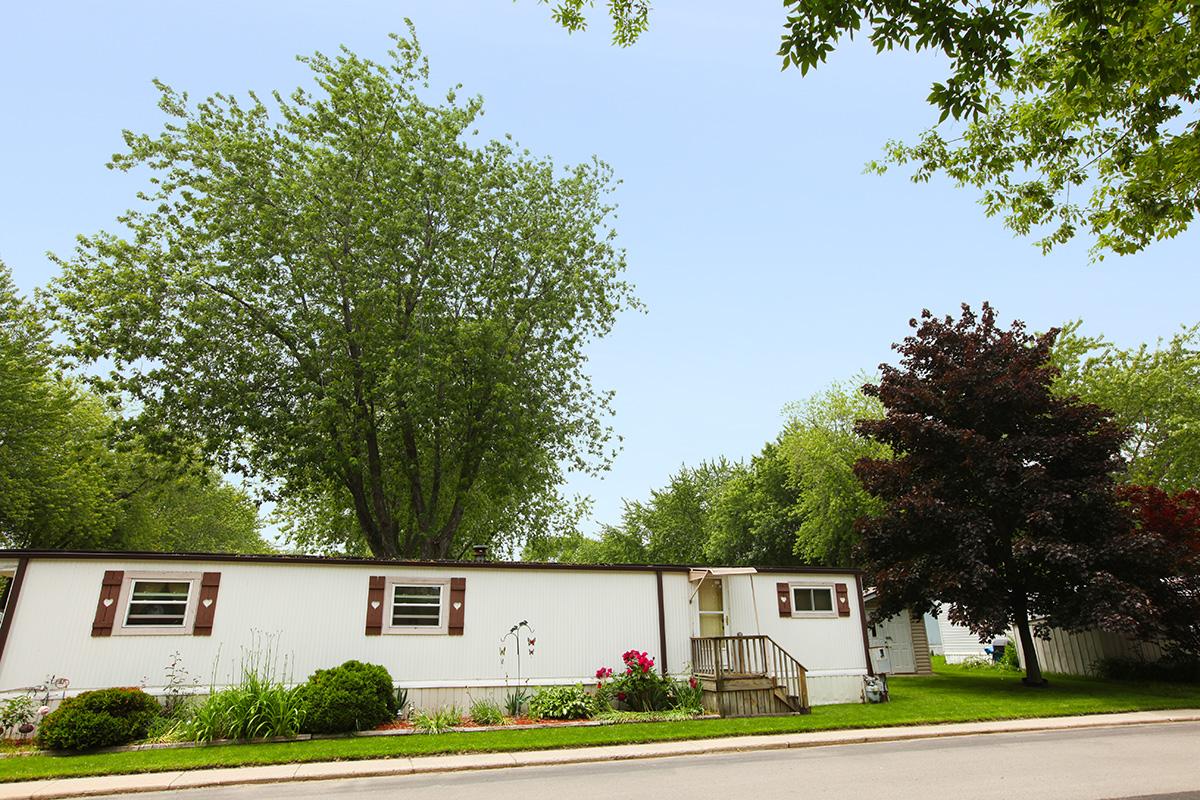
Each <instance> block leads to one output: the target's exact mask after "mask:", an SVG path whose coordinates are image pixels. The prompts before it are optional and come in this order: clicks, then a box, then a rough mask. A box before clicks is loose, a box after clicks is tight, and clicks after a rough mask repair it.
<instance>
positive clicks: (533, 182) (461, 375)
mask: <svg viewBox="0 0 1200 800" xmlns="http://www.w3.org/2000/svg"><path fill="white" fill-rule="evenodd" d="M393 40H394V44H395V48H394V49H393V50H392V51H390V55H391V60H390V62H388V63H387V64H378V63H375V62H373V61H370V60H368V59H364V58H361V57H359V56H357V55H355V54H354V53H351V52H350V51H348V50H345V49H343V51H342V52H341V53H340V54H339V55H337V56H336V57H328V56H325V55H322V54H319V53H318V54H315V55H312V56H309V57H305V58H302V59H301V61H303V62H304V63H305V64H307V65H308V66H309V67H310V68H311V70H312V77H313V82H314V83H315V87H314V88H312V89H306V88H300V89H297V90H295V91H294V92H293V93H292V94H290V95H288V96H284V95H283V94H281V93H278V92H276V93H274V95H273V99H272V102H271V103H268V102H266V101H264V100H262V99H261V98H259V97H258V96H256V95H254V94H253V93H251V94H250V95H249V97H248V99H246V100H239V99H237V98H235V97H233V96H229V95H225V94H218V95H215V96H213V97H210V98H208V99H206V100H202V101H200V102H198V103H193V102H192V101H191V100H190V99H189V97H188V95H187V94H185V93H180V92H176V91H175V90H173V89H171V88H170V87H168V86H166V85H163V84H158V88H159V90H160V92H161V99H160V103H159V105H160V107H161V109H162V110H163V112H164V113H165V114H166V117H167V120H166V122H165V124H164V126H163V128H162V130H161V131H160V132H158V133H156V134H140V133H132V132H127V133H126V135H125V140H126V144H127V146H128V150H127V152H125V153H122V154H118V155H116V156H114V158H113V162H112V164H113V166H114V167H116V168H117V169H121V170H146V171H147V172H148V173H149V174H150V175H151V176H152V177H151V179H150V183H149V185H148V186H147V188H146V190H145V191H144V193H143V195H142V199H143V200H144V202H142V203H141V204H140V205H139V206H138V207H137V208H135V209H132V210H130V211H129V212H127V213H126V214H125V215H123V216H122V217H121V218H120V221H121V222H122V223H123V225H124V227H125V231H124V234H123V235H116V234H111V233H99V234H96V235H93V236H87V237H81V239H80V243H79V246H78V248H77V250H76V252H75V254H74V256H73V257H71V258H68V259H63V260H62V261H61V265H62V268H63V274H62V276H61V278H59V279H58V280H57V281H56V283H55V286H54V292H55V301H56V304H57V306H56V308H57V314H58V318H59V321H60V322H61V324H62V326H63V328H64V330H65V331H66V333H67V334H68V335H69V337H70V339H71V341H72V342H73V344H74V354H75V356H76V357H77V358H78V359H80V360H81V361H82V362H83V363H85V364H92V363H97V362H100V361H101V360H105V359H109V360H111V362H112V364H113V370H112V375H111V378H112V382H111V387H112V388H113V389H115V390H119V391H121V392H123V393H125V394H127V395H128V396H129V397H131V398H133V399H134V401H135V402H137V403H138V404H139V405H140V407H141V408H142V409H143V412H142V413H143V416H144V417H145V418H146V419H147V420H150V421H153V422H154V423H155V424H158V425H160V426H161V427H162V428H164V429H169V430H171V431H173V432H176V433H177V434H178V435H180V436H183V437H186V438H188V439H191V440H194V441H198V442H201V443H202V444H203V447H204V450H205V451H206V453H207V454H208V455H209V456H210V457H211V458H213V459H214V461H215V462H216V463H217V464H219V465H220V466H221V467H222V468H223V469H224V470H226V471H230V472H236V473H240V474H245V475H250V476H253V477H254V478H256V479H257V480H258V482H259V483H260V484H261V485H263V486H265V487H266V489H265V490H264V493H265V495H266V496H267V497H269V498H271V499H282V500H283V501H284V502H283V503H282V505H281V508H282V510H283V512H284V513H287V512H291V513H292V514H294V515H295V518H294V519H293V520H292V521H293V523H294V524H293V525H292V526H291V528H290V530H291V531H292V533H293V534H294V535H295V536H296V537H297V539H298V540H299V541H300V542H301V543H302V544H304V545H305V546H307V547H310V548H314V549H335V550H336V549H342V550H354V549H355V548H359V549H361V548H363V547H364V545H365V549H367V550H369V551H370V552H372V553H374V554H375V555H377V556H381V557H394V556H409V557H427V558H428V557H443V558H444V557H452V556H458V555H461V554H462V552H464V550H465V549H466V547H467V546H469V545H470V544H472V543H482V542H486V543H496V542H498V541H502V540H505V537H514V536H518V535H520V533H521V532H522V531H536V530H540V529H542V528H544V526H545V525H546V521H547V516H548V515H550V514H552V513H553V512H555V511H556V510H558V509H560V508H561V505H562V504H561V503H560V502H558V500H557V497H556V495H555V492H556V488H557V486H558V485H559V484H560V482H561V478H562V474H563V471H564V469H580V470H599V469H603V468H604V467H606V466H607V464H608V461H609V459H610V458H611V447H612V443H611V441H610V430H609V428H608V427H607V426H606V425H605V423H604V417H605V415H606V414H607V413H608V400H609V395H608V394H607V393H604V392H600V391H597V390H595V389H594V388H593V387H592V384H591V381H590V379H589V377H588V375H587V374H586V373H585V371H584V363H585V357H584V348H585V346H586V345H587V344H588V343H589V342H590V341H592V340H593V339H595V338H596V337H599V336H603V335H604V334H606V333H607V332H608V330H609V329H610V327H611V326H612V324H613V321H614V319H615V317H616V315H617V314H618V312H619V311H620V310H621V309H623V308H626V307H628V306H630V305H631V304H633V303H634V302H635V301H634V300H633V298H632V295H631V291H630V288H629V287H628V286H627V284H626V283H624V282H623V281H622V280H621V279H620V277H619V276H620V273H621V272H622V270H623V268H624V256H623V253H622V252H621V251H620V250H619V249H618V248H617V246H616V244H615V232H614V231H613V230H612V229H611V227H610V226H609V222H608V221H609V218H610V216H611V212H612V210H613V209H612V206H610V205H609V204H608V203H607V200H606V198H607V196H608V194H609V191H610V189H611V187H612V183H613V179H612V175H611V172H610V170H609V168H608V167H607V166H606V165H604V164H603V163H601V162H599V161H593V162H591V163H586V164H581V165H578V166H573V167H570V168H568V169H565V170H564V169H556V168H555V166H554V165H553V163H551V162H550V161H549V160H548V159H539V158H535V157H533V156H531V155H530V154H529V153H528V152H527V151H523V150H520V149H518V148H517V147H516V146H515V145H513V144H512V143H511V142H508V141H491V142H486V143H483V144H481V145H479V146H474V145H473V144H472V142H471V141H470V139H471V136H472V130H473V126H474V124H475V121H476V119H477V117H478V116H479V114H480V113H481V108H482V104H481V100H480V99H479V98H470V99H467V100H465V101H462V102H460V101H459V100H458V99H457V98H456V97H455V93H454V92H453V91H451V92H450V93H449V94H448V95H447V97H446V99H445V100H444V102H442V103H440V104H435V103H430V102H426V101H425V100H423V99H422V92H423V91H424V90H425V89H426V88H427V78H428V65H427V63H426V61H425V59H424V57H423V56H422V55H421V52H420V49H419V47H418V45H417V42H416V38H415V35H412V34H411V29H410V35H409V36H407V37H404V36H394V37H393Z"/></svg>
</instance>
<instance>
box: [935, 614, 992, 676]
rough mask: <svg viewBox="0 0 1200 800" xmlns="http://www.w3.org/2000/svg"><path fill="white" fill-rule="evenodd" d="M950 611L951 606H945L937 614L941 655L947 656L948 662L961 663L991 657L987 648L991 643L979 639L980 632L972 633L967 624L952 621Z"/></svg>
mask: <svg viewBox="0 0 1200 800" xmlns="http://www.w3.org/2000/svg"><path fill="white" fill-rule="evenodd" d="M949 611H950V607H949V606H943V607H942V610H941V613H940V614H938V615H937V626H938V633H939V634H941V640H942V652H941V655H943V656H945V657H946V663H947V664H961V663H962V662H964V661H966V660H967V659H968V658H991V657H992V656H991V653H989V652H988V651H987V650H986V649H985V648H988V647H990V646H991V643H990V642H986V643H985V642H981V641H979V636H978V634H974V633H971V629H970V628H968V627H966V626H965V625H959V624H957V623H955V622H951V621H950V618H949Z"/></svg>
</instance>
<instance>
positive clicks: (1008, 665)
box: [999, 642, 1021, 672]
mask: <svg viewBox="0 0 1200 800" xmlns="http://www.w3.org/2000/svg"><path fill="white" fill-rule="evenodd" d="M999 664H1000V667H1001V668H1002V669H1006V670H1008V671H1009V672H1020V671H1021V659H1020V658H1019V657H1018V655H1017V646H1016V645H1015V644H1013V643H1012V642H1009V643H1008V645H1007V646H1006V647H1005V648H1004V652H1003V653H1001V655H1000V661H999Z"/></svg>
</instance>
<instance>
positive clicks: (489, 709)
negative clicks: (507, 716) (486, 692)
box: [471, 700, 504, 725]
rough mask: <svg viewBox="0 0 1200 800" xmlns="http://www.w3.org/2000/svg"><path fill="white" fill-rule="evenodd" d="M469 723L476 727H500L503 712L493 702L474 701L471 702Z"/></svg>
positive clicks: (502, 721) (502, 722) (502, 720)
mask: <svg viewBox="0 0 1200 800" xmlns="http://www.w3.org/2000/svg"><path fill="white" fill-rule="evenodd" d="M471 721H472V722H474V723H475V724H476V725H502V724H504V712H503V711H501V710H500V706H499V705H497V704H496V701H494V700H474V701H472V702H471Z"/></svg>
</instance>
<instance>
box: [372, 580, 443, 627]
mask: <svg viewBox="0 0 1200 800" xmlns="http://www.w3.org/2000/svg"><path fill="white" fill-rule="evenodd" d="M449 594H450V592H449V582H448V581H439V580H428V581H427V580H416V579H399V580H395V581H389V583H388V594H387V595H386V596H387V597H389V598H390V599H391V600H390V602H391V612H390V616H389V617H388V618H387V619H386V620H385V622H386V623H387V624H386V627H387V629H388V630H389V631H391V632H392V633H445V632H446V630H447V627H446V622H447V621H446V611H445V605H446V602H445V601H446V598H447V596H449Z"/></svg>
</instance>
